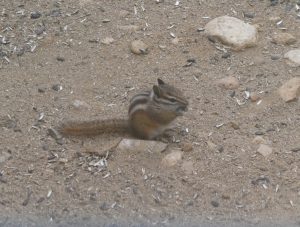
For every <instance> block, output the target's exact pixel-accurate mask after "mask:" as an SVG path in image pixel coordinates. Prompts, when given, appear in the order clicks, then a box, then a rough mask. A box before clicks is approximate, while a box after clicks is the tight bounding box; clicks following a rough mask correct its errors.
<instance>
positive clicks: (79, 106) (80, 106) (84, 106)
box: [72, 99, 90, 109]
mask: <svg viewBox="0 0 300 227" xmlns="http://www.w3.org/2000/svg"><path fill="white" fill-rule="evenodd" d="M72 106H73V107H74V108H75V109H89V108H90V105H89V104H87V103H86V102H84V101H81V100H78V99H76V100H74V102H73V103H72Z"/></svg>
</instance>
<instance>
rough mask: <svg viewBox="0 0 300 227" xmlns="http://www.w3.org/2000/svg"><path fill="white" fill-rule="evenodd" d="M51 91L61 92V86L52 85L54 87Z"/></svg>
mask: <svg viewBox="0 0 300 227" xmlns="http://www.w3.org/2000/svg"><path fill="white" fill-rule="evenodd" d="M52 89H53V90H54V91H61V90H62V86H61V85H60V84H54V85H52Z"/></svg>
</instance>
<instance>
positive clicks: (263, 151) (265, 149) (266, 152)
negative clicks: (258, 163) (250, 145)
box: [257, 144, 273, 157]
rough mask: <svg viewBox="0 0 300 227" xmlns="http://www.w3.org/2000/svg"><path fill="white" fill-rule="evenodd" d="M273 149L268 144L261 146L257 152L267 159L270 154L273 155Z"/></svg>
mask: <svg viewBox="0 0 300 227" xmlns="http://www.w3.org/2000/svg"><path fill="white" fill-rule="evenodd" d="M272 151H273V149H272V147H270V146H269V145H266V144H260V145H259V148H258V149H257V152H258V153H260V154H261V155H262V156H264V157H267V156H269V155H270V154H272Z"/></svg>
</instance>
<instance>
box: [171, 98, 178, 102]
mask: <svg viewBox="0 0 300 227" xmlns="http://www.w3.org/2000/svg"><path fill="white" fill-rule="evenodd" d="M169 100H170V102H177V100H176V99H174V98H170V99H169Z"/></svg>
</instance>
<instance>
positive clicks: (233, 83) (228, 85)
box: [217, 76, 240, 89]
mask: <svg viewBox="0 0 300 227" xmlns="http://www.w3.org/2000/svg"><path fill="white" fill-rule="evenodd" d="M217 84H218V85H219V86H220V87H223V88H225V89H236V88H238V87H239V86H240V83H239V81H238V79H237V78H235V77H233V76H228V77H224V78H222V79H220V80H218V81H217Z"/></svg>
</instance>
